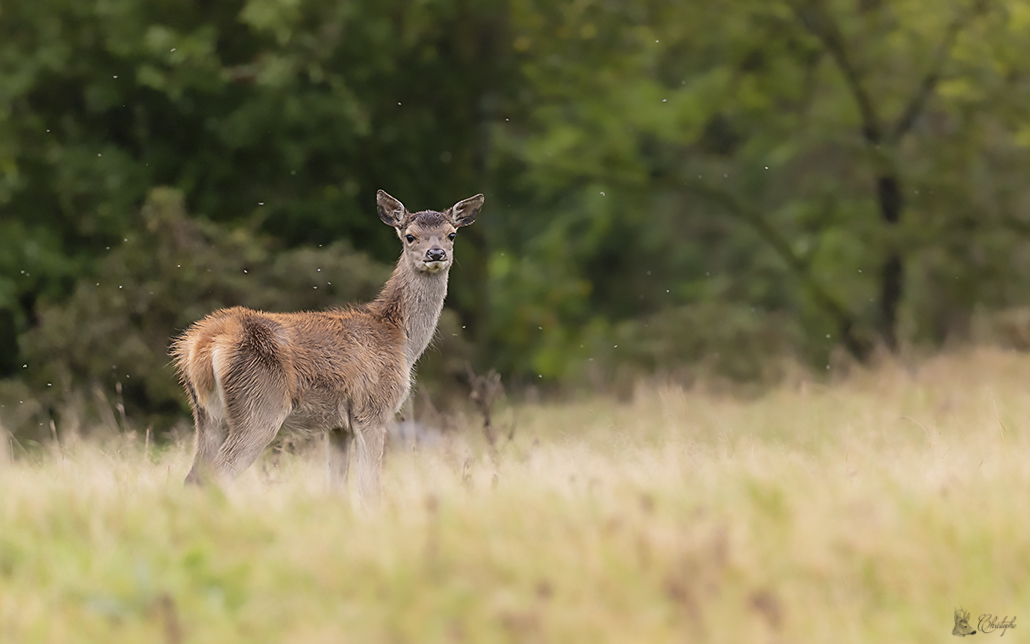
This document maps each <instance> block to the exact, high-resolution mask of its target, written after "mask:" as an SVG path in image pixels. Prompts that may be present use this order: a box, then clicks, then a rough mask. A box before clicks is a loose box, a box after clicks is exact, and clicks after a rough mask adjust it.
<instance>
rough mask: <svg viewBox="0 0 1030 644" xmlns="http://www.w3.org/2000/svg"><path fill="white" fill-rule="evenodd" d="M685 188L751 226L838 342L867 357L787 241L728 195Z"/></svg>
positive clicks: (702, 184)
mask: <svg viewBox="0 0 1030 644" xmlns="http://www.w3.org/2000/svg"><path fill="white" fill-rule="evenodd" d="M687 186H688V187H689V188H691V189H693V190H694V191H695V192H696V193H697V194H700V195H702V196H704V197H707V198H708V199H711V200H712V201H714V202H716V203H719V204H720V205H722V206H723V207H724V208H725V209H726V210H727V211H728V212H729V213H730V214H731V215H733V216H734V217H736V218H738V219H740V220H742V221H744V222H745V223H747V224H748V225H749V226H751V227H752V228H753V229H754V230H755V232H757V233H758V234H759V236H761V237H762V238H763V239H764V240H765V241H766V243H768V244H769V245H770V246H771V247H772V249H773V250H774V251H775V252H776V254H777V255H779V256H780V258H781V259H782V260H783V261H784V262H785V263H786V264H787V267H788V268H790V270H791V271H792V272H793V273H794V274H795V275H797V276H798V277H799V278H800V279H801V282H802V283H803V284H804V286H805V287H806V288H807V289H808V291H809V292H810V293H811V294H812V296H813V297H814V298H815V301H816V302H817V303H818V305H819V306H820V307H821V308H822V309H823V310H824V311H825V312H826V313H828V314H829V315H830V317H832V318H833V319H834V321H835V322H836V324H837V329H838V332H839V334H840V337H841V341H842V342H843V343H844V345H845V346H846V347H847V348H848V351H850V352H851V353H852V355H854V356H855V357H857V358H859V359H861V358H864V357H865V356H866V355H867V354H868V353H869V349H870V347H869V346H868V344H867V343H866V342H864V341H862V340H861V339H860V338H859V337H858V336H856V335H855V333H854V329H855V326H856V324H855V322H856V321H855V318H854V316H853V315H852V314H851V313H850V312H849V311H848V310H847V307H845V306H844V305H843V304H842V303H841V302H839V301H838V300H837V299H836V298H835V297H834V296H833V295H832V294H831V293H830V292H829V291H827V290H826V288H825V287H823V285H822V284H820V283H819V282H818V280H816V279H815V278H814V277H813V276H812V274H811V273H810V272H809V262H808V261H807V260H806V259H805V258H802V257H799V256H798V255H797V254H796V253H795V252H794V250H793V249H792V248H791V247H790V243H789V242H788V241H787V239H786V238H785V237H784V236H783V235H782V234H780V232H779V231H778V230H776V228H774V227H773V226H772V224H770V223H769V222H768V220H766V219H765V217H763V216H762V213H760V212H758V211H757V210H754V209H752V208H750V207H749V206H747V205H746V204H744V203H743V202H742V201H741V200H740V199H738V198H737V197H736V196H735V195H733V194H732V193H730V192H729V191H726V190H723V189H722V188H719V187H717V186H714V185H712V184H710V183H708V182H706V181H703V180H700V179H692V180H689V181H688V182H687Z"/></svg>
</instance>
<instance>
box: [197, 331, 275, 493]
mask: <svg viewBox="0 0 1030 644" xmlns="http://www.w3.org/2000/svg"><path fill="white" fill-rule="evenodd" d="M275 358H276V356H275V354H274V352H273V351H272V350H270V349H269V347H267V346H266V347H265V348H264V352H261V353H259V352H254V353H253V354H247V353H241V354H239V355H237V356H236V358H235V360H233V361H232V362H231V363H230V364H229V365H228V369H226V371H225V372H224V374H223V376H222V378H221V381H220V385H221V387H222V392H223V395H224V397H225V416H226V424H227V426H228V427H227V431H226V436H225V441H223V442H222V445H221V447H219V448H218V453H217V454H216V455H215V458H214V463H213V465H214V469H215V471H216V473H217V475H218V476H219V477H220V478H235V477H236V476H237V475H239V474H240V473H241V472H243V470H245V469H247V468H248V467H250V465H251V464H252V463H253V462H254V461H255V460H257V457H258V456H259V455H260V454H261V452H262V450H264V449H265V448H266V447H268V444H269V443H271V442H272V440H273V439H274V438H275V436H276V434H278V433H279V428H280V427H282V425H283V422H284V421H285V420H286V417H287V416H289V415H290V411H291V409H292V407H293V405H292V402H291V400H290V394H289V389H288V387H287V382H286V375H285V370H284V369H283V368H282V364H281V361H279V360H277V359H275Z"/></svg>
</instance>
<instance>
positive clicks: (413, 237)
mask: <svg viewBox="0 0 1030 644" xmlns="http://www.w3.org/2000/svg"><path fill="white" fill-rule="evenodd" d="M404 239H407V240H408V243H409V244H411V243H413V242H414V241H415V236H414V235H405V236H404Z"/></svg>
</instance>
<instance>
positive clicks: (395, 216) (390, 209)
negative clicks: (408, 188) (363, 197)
mask: <svg viewBox="0 0 1030 644" xmlns="http://www.w3.org/2000/svg"><path fill="white" fill-rule="evenodd" d="M376 207H377V208H378V210H379V218H380V219H382V220H383V223H384V224H386V225H387V226H393V227H394V228H400V227H401V226H402V225H403V224H404V221H405V220H406V219H407V218H408V209H407V208H405V207H404V204H402V203H401V202H399V201H397V200H396V199H394V198H393V197H391V196H390V195H388V194H386V191H385V190H380V191H379V192H377V193H376Z"/></svg>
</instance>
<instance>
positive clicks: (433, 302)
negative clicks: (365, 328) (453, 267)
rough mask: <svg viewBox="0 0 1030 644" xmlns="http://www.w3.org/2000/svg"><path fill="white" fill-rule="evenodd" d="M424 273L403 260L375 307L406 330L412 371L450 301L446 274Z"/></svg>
mask: <svg viewBox="0 0 1030 644" xmlns="http://www.w3.org/2000/svg"><path fill="white" fill-rule="evenodd" d="M448 272H449V271H440V272H439V273H422V272H420V271H417V270H415V269H413V268H411V266H410V264H409V263H408V262H407V261H405V258H403V257H402V258H401V259H400V261H399V262H397V267H396V268H395V269H394V271H393V275H391V276H390V279H389V280H387V282H386V285H385V286H384V287H383V290H382V292H381V293H380V294H379V297H378V298H376V301H375V304H374V307H375V308H376V310H377V311H378V312H379V314H380V316H382V317H383V318H384V319H387V320H388V321H390V322H393V323H395V324H397V325H398V326H400V327H401V328H402V329H403V330H404V357H405V359H406V361H407V363H408V368H409V369H410V368H411V367H413V366H414V365H415V362H416V361H417V360H418V359H419V356H421V355H422V352H423V351H425V350H426V347H427V346H428V345H429V342H430V340H432V339H433V334H434V333H436V324H437V322H439V321H440V312H441V311H442V310H443V301H444V298H446V297H447V274H448Z"/></svg>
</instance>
